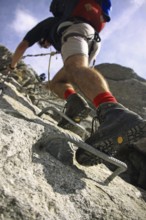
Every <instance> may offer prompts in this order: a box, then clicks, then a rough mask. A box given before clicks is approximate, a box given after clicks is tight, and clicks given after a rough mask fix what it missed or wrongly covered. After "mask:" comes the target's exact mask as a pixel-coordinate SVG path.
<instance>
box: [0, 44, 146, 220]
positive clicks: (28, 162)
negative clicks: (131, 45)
mask: <svg viewBox="0 0 146 220" xmlns="http://www.w3.org/2000/svg"><path fill="white" fill-rule="evenodd" d="M0 54H1V57H2V58H1V60H0V63H1V65H0V219H2V220H36V219H38V220H48V219H49V220H68V219H70V220H76V219H79V220H96V219H104V220H119V219H121V220H123V219H125V220H127V219H128V220H129V219H130V220H144V219H146V191H145V190H146V182H144V181H145V179H144V177H143V180H142V181H141V182H140V183H142V185H141V187H139V186H140V184H139V186H138V182H137V181H135V182H133V183H132V184H133V185H135V186H133V185H132V184H130V183H128V182H130V179H128V178H129V177H130V174H129V173H128V174H127V175H125V176H126V177H125V176H122V178H123V179H122V178H121V177H116V178H115V179H114V180H113V181H112V182H111V183H110V184H109V185H108V186H107V185H105V184H104V183H103V182H104V180H105V179H106V178H107V177H108V176H109V175H110V174H111V170H109V169H108V167H107V166H105V165H104V164H100V165H98V166H93V167H89V168H85V167H82V166H80V165H78V164H77V162H76V161H75V160H74V158H73V156H74V150H75V148H76V147H77V146H75V145H73V144H70V143H67V141H65V140H64V141H62V140H60V139H57V138H56V140H53V141H48V140H50V139H49V137H52V136H53V135H56V137H57V134H59V135H63V134H64V133H68V132H67V131H65V130H63V129H61V128H59V127H58V126H57V120H58V119H59V116H58V115H57V114H54V113H53V112H51V111H50V112H49V114H48V113H46V114H43V115H42V116H41V117H39V116H38V113H40V112H41V110H42V109H43V108H45V107H48V106H49V105H55V106H57V107H58V108H60V109H62V108H63V105H64V103H63V102H62V101H61V100H59V99H57V98H56V97H55V96H54V95H53V94H50V93H49V92H47V91H46V90H45V89H44V88H43V87H42V86H41V85H42V84H41V82H40V80H39V77H38V76H37V74H36V73H35V72H34V71H33V70H32V69H29V68H28V67H27V66H26V65H25V64H24V63H23V62H20V63H19V65H18V70H17V71H15V72H13V73H11V74H10V75H9V77H8V78H7V77H6V76H7V75H6V74H7V73H8V69H7V68H6V66H7V65H8V63H9V60H10V57H11V54H10V52H9V51H8V50H7V49H6V48H5V47H3V46H1V47H0ZM96 68H97V69H100V71H101V72H103V75H105V74H106V73H108V75H107V76H106V75H105V77H106V78H107V80H108V82H109V84H110V86H111V89H112V92H113V93H114V94H116V97H117V98H118V99H119V101H120V102H121V103H122V104H125V105H126V106H127V107H129V108H131V109H133V110H134V111H137V112H138V113H139V114H141V115H142V116H144V117H145V106H146V105H145V104H146V100H145V95H144V93H145V91H146V82H145V80H143V79H141V78H139V77H138V76H137V75H135V74H134V73H133V71H132V70H131V69H129V68H126V67H121V66H119V65H115V64H102V65H99V66H97V67H96ZM126 71H127V72H126ZM24 72H25V74H24ZM28 79H29V81H27V80H28ZM127 87H128V88H127ZM137 103H138V104H137ZM89 121H90V118H89V120H88V121H84V125H85V127H86V128H87V129H88V130H90V128H89V124H90V123H89ZM69 134H70V135H72V136H74V138H79V139H80V137H79V136H78V135H75V134H74V133H72V132H69ZM62 149H65V151H66V152H67V153H66V155H65V156H64V157H63V158H61V157H59V155H58V153H57V151H59V152H61V150H62ZM130 153H133V152H130ZM135 155H137V154H135V153H133V154H132V156H133V157H132V161H133V160H135V161H136V160H138V162H137V164H138V166H139V167H133V170H136V169H137V170H136V172H138V170H139V169H143V173H146V170H144V169H145V167H146V164H144V163H145V155H140V156H138V157H136V156H135ZM56 157H58V158H59V159H60V160H59V159H56ZM142 157H143V158H142ZM139 158H140V159H141V158H142V159H141V164H140V163H139ZM72 160H73V163H72ZM134 164H135V163H134ZM138 168H139V169H138ZM110 169H112V168H110ZM131 170H132V169H130V171H131ZM143 173H142V175H143ZM137 175H140V173H138V174H137ZM137 179H140V177H139V176H137ZM125 180H126V181H125Z"/></svg>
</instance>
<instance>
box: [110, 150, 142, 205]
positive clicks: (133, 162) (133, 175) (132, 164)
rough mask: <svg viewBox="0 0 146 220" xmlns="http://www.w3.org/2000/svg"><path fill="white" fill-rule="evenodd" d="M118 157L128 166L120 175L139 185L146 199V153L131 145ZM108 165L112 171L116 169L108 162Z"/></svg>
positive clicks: (127, 180) (120, 152)
mask: <svg viewBox="0 0 146 220" xmlns="http://www.w3.org/2000/svg"><path fill="white" fill-rule="evenodd" d="M116 158H117V159H119V160H121V161H123V162H125V163H126V164H127V166H128V169H127V171H126V172H124V173H122V174H121V175H120V177H121V178H122V179H124V180H125V181H126V182H128V183H130V184H132V185H134V186H136V187H138V189H139V190H140V192H141V194H142V198H143V199H144V200H145V201H146V154H145V153H142V152H140V151H138V150H137V149H135V148H134V147H133V146H130V147H129V148H126V149H123V150H121V151H119V154H118V155H117V156H116ZM106 166H107V167H108V168H109V169H110V170H112V171H113V170H114V169H115V168H114V166H112V165H110V164H106Z"/></svg>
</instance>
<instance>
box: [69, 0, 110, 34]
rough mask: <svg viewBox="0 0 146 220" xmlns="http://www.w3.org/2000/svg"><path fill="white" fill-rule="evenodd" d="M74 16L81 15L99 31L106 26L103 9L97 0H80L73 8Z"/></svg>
mask: <svg viewBox="0 0 146 220" xmlns="http://www.w3.org/2000/svg"><path fill="white" fill-rule="evenodd" d="M72 17H80V18H83V19H84V20H85V21H87V22H88V23H89V24H91V25H92V26H93V27H94V28H95V30H96V31H97V32H98V33H99V32H100V31H101V30H102V29H103V28H104V26H105V23H106V21H105V19H104V17H103V13H102V9H101V7H100V5H99V4H98V3H97V2H96V1H95V0H80V1H79V3H78V4H77V6H76V7H75V9H74V10H73V13H72Z"/></svg>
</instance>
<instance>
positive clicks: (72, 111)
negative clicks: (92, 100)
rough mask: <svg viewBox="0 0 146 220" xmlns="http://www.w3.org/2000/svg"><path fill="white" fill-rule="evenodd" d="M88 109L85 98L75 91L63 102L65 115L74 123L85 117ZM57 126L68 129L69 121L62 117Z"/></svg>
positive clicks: (89, 109)
mask: <svg viewBox="0 0 146 220" xmlns="http://www.w3.org/2000/svg"><path fill="white" fill-rule="evenodd" d="M90 111H91V108H90V107H89V105H88V103H87V102H86V100H85V99H84V98H83V97H81V96H80V95H79V94H76V93H75V94H72V95H70V96H69V98H68V99H67V103H66V104H65V115H66V116H68V117H69V118H70V119H72V120H73V121H74V122H76V123H80V122H81V120H83V119H85V118H87V116H88V115H89V112H90ZM58 126H60V127H62V128H65V129H68V128H69V127H70V122H69V121H67V120H66V119H65V118H62V119H61V121H60V122H59V123H58ZM72 126H73V125H72Z"/></svg>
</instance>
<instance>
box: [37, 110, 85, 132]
mask: <svg viewBox="0 0 146 220" xmlns="http://www.w3.org/2000/svg"><path fill="white" fill-rule="evenodd" d="M49 110H52V111H55V112H57V113H58V114H59V115H60V116H61V117H63V118H65V119H66V120H67V121H69V122H70V124H72V125H74V126H75V127H77V128H78V129H80V130H81V131H82V133H83V134H84V135H85V133H87V132H86V130H85V128H84V127H82V126H81V125H79V124H77V123H75V122H74V121H73V120H71V119H70V118H69V117H68V116H67V115H65V114H64V113H63V112H61V111H60V110H59V109H58V108H56V107H54V106H49V107H46V108H44V109H43V110H42V111H41V112H40V113H39V114H38V116H39V117H40V116H42V115H43V114H44V113H46V112H47V111H49Z"/></svg>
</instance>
